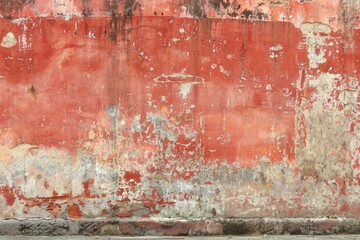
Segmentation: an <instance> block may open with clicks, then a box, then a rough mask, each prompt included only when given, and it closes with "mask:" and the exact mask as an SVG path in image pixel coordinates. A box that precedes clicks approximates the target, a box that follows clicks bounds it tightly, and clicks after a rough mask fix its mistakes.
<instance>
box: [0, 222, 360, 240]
mask: <svg viewBox="0 0 360 240" xmlns="http://www.w3.org/2000/svg"><path fill="white" fill-rule="evenodd" d="M137 221H141V222H143V223H144V222H145V223H156V224H160V225H161V226H163V227H164V226H167V228H171V227H172V226H175V225H174V223H176V222H181V223H187V224H189V225H191V226H193V227H194V226H195V225H196V226H201V225H203V226H204V227H207V225H209V224H213V225H218V224H221V226H222V229H223V234H224V235H243V234H358V233H359V232H360V219H356V218H345V219H344V218H334V219H332V218H237V219H226V218H225V219H216V220H212V221H211V222H209V221H206V222H207V223H206V224H204V222H205V221H204V220H203V219H186V220H185V219H183V220H181V221H180V220H176V219H167V220H145V221H144V220H134V219H86V220H80V221H77V222H74V221H72V220H65V219H32V220H30V219H29V220H16V219H12V220H1V221H0V235H8V236H10V235H18V234H23V235H33V236H34V235H37V236H39V235H49V236H54V235H69V234H70V231H69V226H71V225H73V224H78V226H79V229H78V232H72V233H71V234H75V235H100V234H101V229H103V230H104V229H111V228H112V227H113V226H118V225H119V224H120V223H128V224H131V225H132V226H133V227H134V228H135V233H136V234H137V235H138V236H144V235H155V236H161V235H163V233H161V232H157V231H154V230H148V229H146V228H143V227H141V226H139V225H137V224H136V222H137ZM324 226H327V227H325V228H324ZM115 229H116V227H115ZM199 230H201V228H199ZM105 232H106V231H104V232H103V233H105ZM203 232H204V233H205V234H206V232H207V229H203ZM116 234H118V233H116ZM119 234H121V233H119ZM112 238H113V239H114V240H115V239H116V237H112ZM149 238H151V237H149ZM175 239H176V238H175ZM177 239H179V238H177ZM180 239H181V238H180Z"/></svg>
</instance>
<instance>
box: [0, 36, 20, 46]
mask: <svg viewBox="0 0 360 240" xmlns="http://www.w3.org/2000/svg"><path fill="white" fill-rule="evenodd" d="M16 44H17V41H16V38H15V35H14V34H13V33H12V32H8V33H7V34H6V35H5V37H3V39H2V42H1V44H0V46H2V47H4V48H12V47H14V46H15V45H16Z"/></svg>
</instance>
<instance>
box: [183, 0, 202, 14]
mask: <svg viewBox="0 0 360 240" xmlns="http://www.w3.org/2000/svg"><path fill="white" fill-rule="evenodd" d="M181 2H182V5H183V6H185V7H186V11H187V12H188V13H189V14H190V15H192V16H193V17H194V18H206V13H205V9H204V4H205V2H204V0H185V1H181Z"/></svg>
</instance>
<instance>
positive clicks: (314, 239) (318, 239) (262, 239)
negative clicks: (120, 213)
mask: <svg viewBox="0 0 360 240" xmlns="http://www.w3.org/2000/svg"><path fill="white" fill-rule="evenodd" d="M38 239H39V240H156V239H159V240H186V239H188V240H277V239H279V240H325V239H327V240H336V239H340V240H360V235H322V236H304V235H302V236H296V235H292V236H236V237H235V236H233V237H231V236H224V237H117V236H94V237H86V236H61V237H43V236H31V237H30V236H0V240H38Z"/></svg>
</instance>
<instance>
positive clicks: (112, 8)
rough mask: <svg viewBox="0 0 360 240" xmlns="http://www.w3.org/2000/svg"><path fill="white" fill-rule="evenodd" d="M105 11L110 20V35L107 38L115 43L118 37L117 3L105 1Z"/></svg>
mask: <svg viewBox="0 0 360 240" xmlns="http://www.w3.org/2000/svg"><path fill="white" fill-rule="evenodd" d="M104 6H105V9H106V10H107V11H108V12H109V14H110V16H111V19H110V24H109V25H110V34H109V38H110V40H111V41H114V42H116V40H117V35H118V27H119V13H118V8H119V1H118V0H105V1H104Z"/></svg>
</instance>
